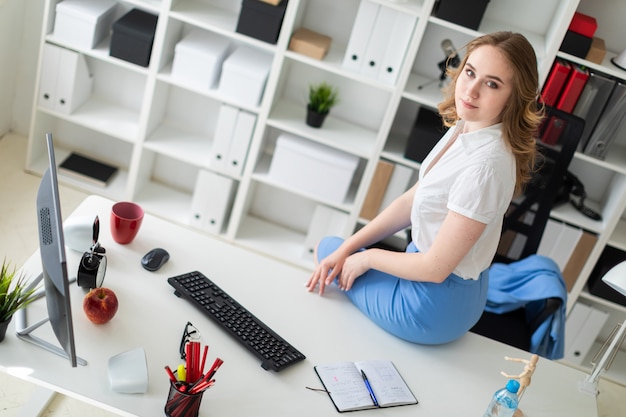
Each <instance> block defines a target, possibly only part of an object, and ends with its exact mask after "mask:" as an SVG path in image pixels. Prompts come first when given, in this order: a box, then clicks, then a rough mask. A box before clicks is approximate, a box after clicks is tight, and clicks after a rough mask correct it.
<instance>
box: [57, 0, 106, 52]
mask: <svg viewBox="0 0 626 417" xmlns="http://www.w3.org/2000/svg"><path fill="white" fill-rule="evenodd" d="M116 6H117V2H116V1H115V0H63V1H62V2H59V3H58V4H57V5H56V9H55V10H56V15H55V18H54V31H53V34H54V37H55V38H57V39H58V40H59V41H62V42H66V43H67V44H71V45H73V46H76V47H78V48H83V49H91V48H93V47H94V46H96V45H97V44H98V43H100V41H102V40H103V39H104V38H106V37H107V36H108V34H109V32H110V31H111V26H112V24H113V20H114V19H115V8H116Z"/></svg>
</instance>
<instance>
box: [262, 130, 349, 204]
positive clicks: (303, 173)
mask: <svg viewBox="0 0 626 417" xmlns="http://www.w3.org/2000/svg"><path fill="white" fill-rule="evenodd" d="M358 163H359V158H358V157H357V156H355V155H352V154H349V153H347V152H343V151H340V150H338V149H333V148H331V147H329V146H326V145H322V144H320V143H317V142H312V141H310V140H306V139H303V138H300V137H297V136H293V135H290V134H287V133H282V134H280V135H279V136H278V139H277V140H276V149H275V151H274V156H273V158H272V162H271V164H270V169H269V177H270V178H271V179H272V180H274V181H276V182H278V183H280V184H284V185H286V186H288V187H292V188H294V189H297V190H298V191H299V192H303V193H307V194H310V195H311V196H314V197H317V198H323V199H327V200H331V201H334V202H338V203H342V202H343V201H344V200H345V198H346V195H347V194H348V189H349V188H350V184H351V183H352V177H353V176H354V172H355V171H356V168H357V166H358Z"/></svg>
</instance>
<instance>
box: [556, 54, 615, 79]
mask: <svg viewBox="0 0 626 417" xmlns="http://www.w3.org/2000/svg"><path fill="white" fill-rule="evenodd" d="M557 56H558V57H561V58H563V59H565V60H567V61H571V62H575V63H577V64H579V65H582V66H584V67H587V68H588V69H591V70H594V71H598V72H602V73H604V74H606V75H610V76H612V77H615V78H619V79H621V80H626V71H624V70H623V69H620V68H618V67H616V66H615V65H614V64H613V63H612V62H611V58H614V57H615V56H617V53H615V52H612V51H606V54H605V55H604V59H603V60H602V63H600V64H597V63H595V62H591V61H587V60H586V59H583V58H579V57H577V56H574V55H570V54H567V53H565V52H563V51H559V52H558V53H557Z"/></svg>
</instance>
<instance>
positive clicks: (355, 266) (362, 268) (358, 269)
mask: <svg viewBox="0 0 626 417" xmlns="http://www.w3.org/2000/svg"><path fill="white" fill-rule="evenodd" d="M368 255H369V250H363V251H359V252H356V253H353V254H352V255H350V256H348V258H347V259H346V261H345V262H344V264H343V269H342V271H341V275H339V279H338V281H337V285H338V286H339V289H340V290H342V291H348V290H349V289H350V288H352V284H354V281H356V279H357V278H359V277H360V276H361V275H363V274H364V273H366V272H367V271H368V270H369V269H370V266H369V257H368Z"/></svg>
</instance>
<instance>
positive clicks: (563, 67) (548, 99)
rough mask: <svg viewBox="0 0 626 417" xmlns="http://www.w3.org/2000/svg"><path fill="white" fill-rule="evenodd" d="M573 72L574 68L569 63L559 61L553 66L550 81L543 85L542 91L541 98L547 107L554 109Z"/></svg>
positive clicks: (549, 76) (549, 75)
mask: <svg viewBox="0 0 626 417" xmlns="http://www.w3.org/2000/svg"><path fill="white" fill-rule="evenodd" d="M571 71H572V66H571V65H570V63H569V62H567V61H563V60H561V59H557V60H556V61H554V65H552V69H551V70H550V74H548V79H547V80H546V82H545V84H544V85H543V90H542V91H541V98H542V100H543V102H544V104H545V105H546V106H550V107H554V106H555V104H556V102H557V100H558V98H559V95H560V94H561V90H562V89H563V86H564V85H565V81H567V77H568V76H569V73H570V72H571Z"/></svg>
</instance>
